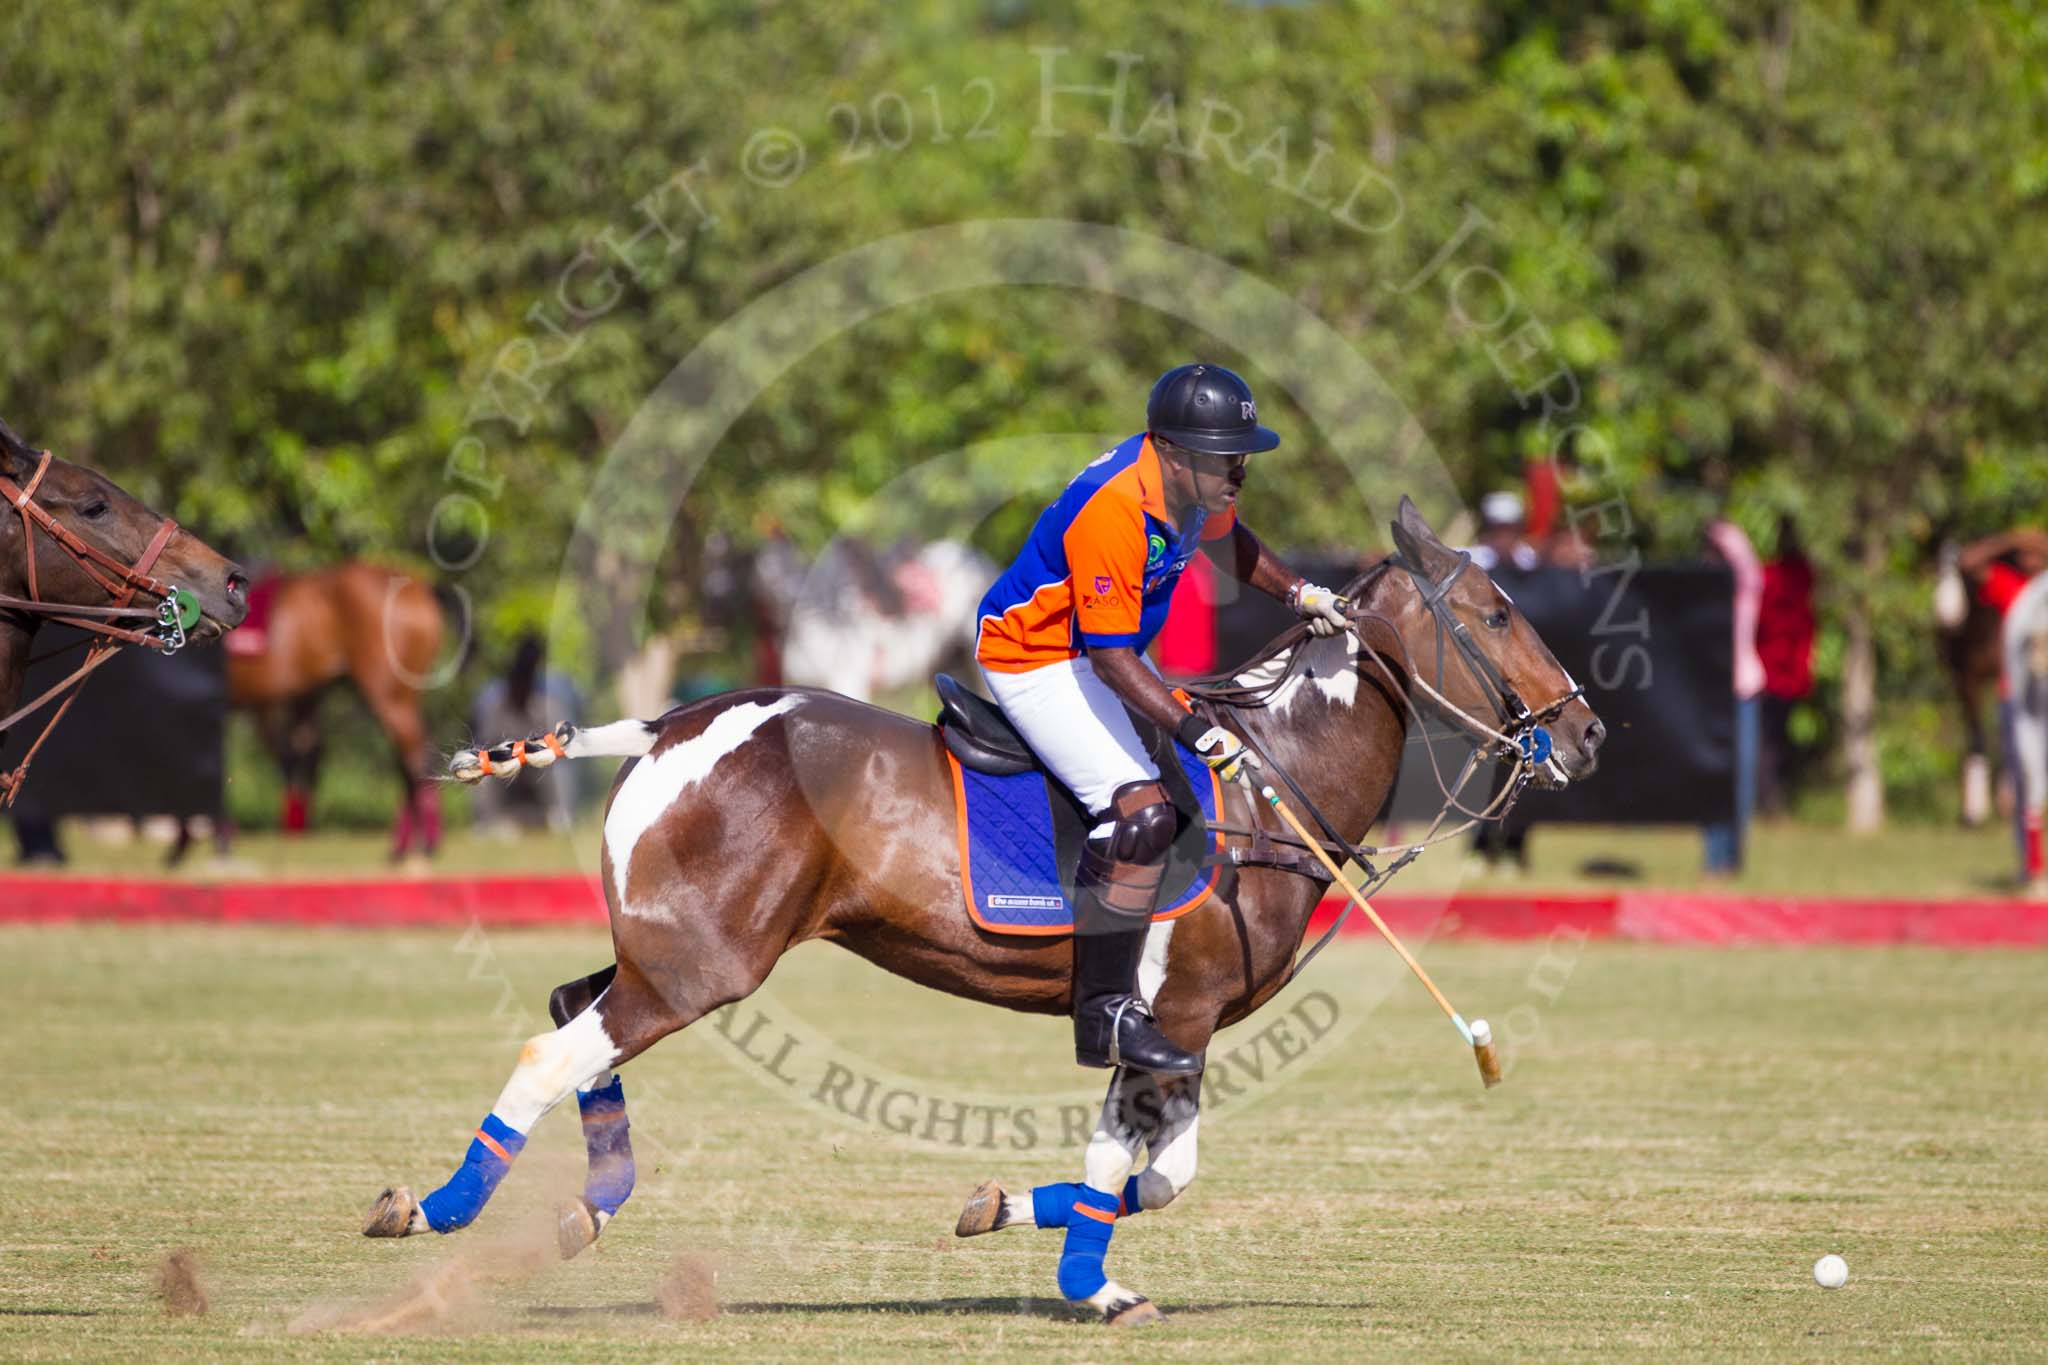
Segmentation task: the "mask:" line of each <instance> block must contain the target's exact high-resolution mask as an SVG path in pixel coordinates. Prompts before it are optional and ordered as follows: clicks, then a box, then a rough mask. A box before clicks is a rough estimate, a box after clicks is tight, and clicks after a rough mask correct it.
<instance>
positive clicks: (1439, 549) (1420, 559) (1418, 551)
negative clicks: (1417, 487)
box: [1392, 493, 1450, 568]
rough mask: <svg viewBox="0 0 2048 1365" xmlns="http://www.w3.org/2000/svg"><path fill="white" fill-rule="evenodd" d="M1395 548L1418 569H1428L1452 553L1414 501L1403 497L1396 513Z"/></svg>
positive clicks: (1394, 526)
mask: <svg viewBox="0 0 2048 1365" xmlns="http://www.w3.org/2000/svg"><path fill="white" fill-rule="evenodd" d="M1392 529H1393V532H1394V548H1395V549H1397V550H1399V551H1400V552H1401V554H1402V555H1403V556H1404V557H1405V558H1407V559H1408V560H1409V562H1411V563H1413V564H1414V565H1415V566H1416V567H1417V568H1428V567H1430V566H1431V565H1433V564H1435V563H1436V562H1437V561H1439V560H1440V559H1442V558H1443V557H1444V556H1446V555H1448V554H1449V553H1450V551H1449V549H1448V548H1446V547H1445V545H1444V543H1443V542H1442V541H1441V540H1438V539H1437V535H1436V532H1435V531H1432V530H1431V529H1430V527H1429V523H1428V522H1426V521H1424V520H1423V519H1422V513H1421V512H1419V511H1417V510H1416V507H1415V501H1414V499H1412V498H1410V497H1409V496H1408V495H1407V494H1405V493H1404V494H1402V495H1401V505H1400V507H1399V508H1397V509H1395V512H1394V524H1393V528H1392Z"/></svg>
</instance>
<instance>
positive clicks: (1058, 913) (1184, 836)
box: [932, 673, 1222, 934]
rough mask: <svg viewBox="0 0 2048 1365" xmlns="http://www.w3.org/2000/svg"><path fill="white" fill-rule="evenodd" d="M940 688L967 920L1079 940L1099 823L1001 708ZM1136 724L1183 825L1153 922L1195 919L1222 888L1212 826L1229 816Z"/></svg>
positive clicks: (1177, 753)
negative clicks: (1078, 895) (1079, 891)
mask: <svg viewBox="0 0 2048 1365" xmlns="http://www.w3.org/2000/svg"><path fill="white" fill-rule="evenodd" d="M932 685H933V687H934V688H935V689H936V690H937V692H938V694H939V717H938V721H937V725H938V729H939V734H940V736H941V737H942V739H943V740H944V743H945V747H946V752H947V753H948V754H950V755H951V756H952V759H953V764H954V769H955V771H954V774H953V785H954V799H955V802H956V805H957V807H958V811H959V820H960V829H959V837H960V853H961V869H962V877H961V881H962V890H963V892H964V893H965V898H966V902H967V910H968V913H969V915H970V916H971V917H972V918H973V919H974V921H975V923H977V924H979V925H980V926H981V927H982V928H984V929H989V930H993V931H996V932H1001V933H1012V934H1063V933H1069V932H1071V931H1072V928H1073V915H1072V906H1073V895H1074V873H1075V870H1076V869H1077V868H1078V866H1079V865H1080V861H1081V848H1082V845H1083V844H1084V843H1086V841H1087V838H1088V830H1089V827H1090V826H1091V825H1092V824H1093V823H1094V821H1093V818H1092V817H1091V815H1090V813H1089V812H1088V811H1086V810H1084V809H1082V807H1081V803H1080V801H1079V800H1078V799H1076V798H1075V796H1074V794H1073V793H1072V792H1070V791H1068V790H1067V788H1066V786H1065V785H1064V784H1062V783H1061V782H1060V781H1059V779H1058V778H1056V777H1054V776H1053V775H1052V774H1051V773H1049V772H1047V771H1046V770H1045V769H1044V767H1043V766H1042V765H1041V764H1040V763H1039V761H1038V759H1037V757H1036V756H1035V755H1033V754H1032V752H1031V750H1030V748H1029V746H1027V745H1026V744H1025V743H1024V740H1023V738H1022V737H1021V736H1020V735H1018V733H1017V731H1016V730H1015V729H1014V728H1013V727H1012V726H1011V725H1010V721H1009V718H1008V717H1007V716H1005V715H1004V714H1003V713H1002V709H1001V708H1000V707H998V706H997V705H996V704H995V703H994V702H991V701H988V700H986V699H984V698H982V697H978V696H976V695H975V694H974V693H972V692H970V691H968V690H967V689H966V688H965V687H964V686H962V685H961V684H960V682H959V681H958V680H957V679H955V678H952V677H949V676H947V675H946V674H944V673H941V674H939V675H938V676H937V677H936V678H934V679H933V680H932ZM1131 723H1132V724H1133V725H1134V726H1135V727H1136V728H1137V731H1138V736H1139V738H1140V739H1141V740H1142V741H1143V742H1144V744H1145V747H1146V750H1147V751H1148V752H1149V753H1150V754H1151V756H1152V760H1153V763H1154V764H1155V765H1156V766H1157V767H1158V769H1159V777H1160V784H1161V785H1162V786H1164V787H1165V788H1166V794H1167V796H1168V798H1169V799H1170V800H1171V801H1172V802H1173V807H1174V811H1175V813H1176V815H1178V817H1179V828H1178V832H1177V833H1176V834H1175V835H1174V840H1173V847H1172V849H1171V850H1170V851H1169V852H1168V854H1167V863H1166V880H1165V883H1164V885H1162V887H1161V888H1160V897H1159V909H1158V910H1157V911H1155V912H1154V914H1153V918H1154V919H1171V918H1174V917H1177V916H1179V915H1184V914H1186V913H1187V912H1188V911H1190V910H1193V909H1194V908H1195V907H1196V906H1197V905H1199V904H1201V903H1202V901H1204V900H1206V899H1207V898H1208V896H1209V894H1210V892H1211V891H1212V890H1213V889H1214V888H1215V885H1216V880H1217V874H1218V871H1219V869H1218V866H1217V863H1218V861H1219V859H1218V857H1217V855H1218V854H1219V853H1220V851H1221V848H1222V840H1221V839H1220V838H1219V837H1218V836H1217V835H1216V834H1215V833H1214V831H1213V830H1212V828H1211V822H1212V821H1213V820H1215V819H1217V818H1218V817H1219V816H1220V815H1221V798H1222V792H1221V786H1220V784H1219V783H1218V782H1217V780H1216V778H1215V775H1214V774H1212V773H1211V772H1209V770H1208V768H1207V767H1206V766H1205V765H1203V763H1202V762H1201V760H1200V759H1197V758H1195V757H1194V756H1193V755H1189V754H1184V753H1183V752H1182V751H1181V749H1180V747H1179V746H1178V745H1177V744H1175V743H1174V741H1173V737H1172V736H1171V735H1169V734H1167V733H1166V732H1165V731H1163V730H1161V729H1159V727H1158V726H1156V725H1153V724H1152V723H1151V722H1149V721H1147V720H1145V719H1144V718H1143V717H1141V716H1138V715H1136V714H1132V716H1131ZM1198 783H1199V787H1198V786H1197V784H1198Z"/></svg>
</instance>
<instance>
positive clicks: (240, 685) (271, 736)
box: [173, 560, 446, 859]
mask: <svg viewBox="0 0 2048 1365" xmlns="http://www.w3.org/2000/svg"><path fill="white" fill-rule="evenodd" d="M256 595H257V596H258V597H259V598H261V597H264V596H268V598H269V600H268V602H267V603H260V602H259V610H258V612H257V614H258V615H263V616H264V620H263V623H262V629H261V631H260V632H257V633H250V632H248V631H247V630H245V631H244V632H241V633H238V634H237V635H236V636H233V637H230V639H229V641H228V661H227V685H228V705H229V706H231V707H236V708H239V709H244V710H247V711H250V712H252V713H254V715H255V717H256V722H257V725H258V727H259V728H260V729H261V731H262V733H263V739H264V742H265V743H266V744H267V745H268V746H269V748H270V751H271V752H272V753H273V754H275V755H276V757H277V760H278V763H279V765H280V766H281V767H282V768H283V769H284V777H285V811H284V827H285V828H286V830H288V831H296V830H299V829H303V828H305V826H306V822H307V815H308V805H309V802H310V800H311V796H312V791H313V786H314V782H315V779H316V778H317V777H318V774H319V766H320V758H321V752H322V749H323V747H324V746H323V743H322V735H321V730H320V723H319V711H320V702H321V698H322V697H323V696H324V695H325V693H326V691H327V689H328V688H329V687H330V686H331V685H332V684H334V683H337V682H340V681H342V680H343V679H347V680H348V681H350V682H352V683H354V684H355V688H356V691H357V692H358V693H359V694H360V695H361V696H362V699H363V703H364V705H366V706H368V707H369V709H370V714H371V716H372V717H374V718H375V719H376V721H377V724H378V725H379V726H380V727H381V728H382V729H383V731H384V734H385V737H386V738H387V739H389V740H390V741H391V750H392V756H393V758H394V759H395V760H396V762H397V766H398V776H399V780H400V781H401V782H402V783H403V784H404V786H405V793H404V796H403V798H402V800H401V802H400V804H399V808H398V816H397V819H396V821H395V822H394V824H393V826H392V837H391V856H392V857H393V858H394V859H396V858H402V857H405V856H406V855H407V854H409V853H411V852H412V851H413V849H414V848H415V846H417V847H419V848H420V850H421V851H422V852H424V853H425V854H427V855H429V856H431V855H432V854H433V853H434V851H435V849H436V848H438V847H439V846H440V842H441V807H440V797H439V794H438V791H437V789H436V787H435V784H434V782H433V781H432V780H431V779H429V777H428V776H427V762H428V756H429V745H428V742H427V726H426V721H425V718H424V717H423V716H422V715H421V714H420V697H421V695H422V694H423V693H424V692H425V691H426V689H427V688H429V687H430V686H432V685H433V684H434V682H435V670H436V668H437V667H441V666H442V659H441V647H442V643H443V640H444V638H445V636H446V625H445V623H444V621H443V619H442V614H441V604H440V601H439V599H438V598H437V597H436V596H435V593H434V590H433V589H432V588H431V587H430V586H429V585H427V584H426V583H424V582H422V581H421V580H419V579H417V578H414V577H412V576H411V575H409V574H407V573H405V572H404V571H403V570H399V569H391V568H385V567H383V566H381V565H376V564H368V563H363V562H361V561H357V560H351V561H349V562H347V563H343V564H337V565H335V566H333V567H332V568H326V569H316V570H314V571H312V572H311V573H303V574H291V575H287V576H285V577H284V578H281V579H278V580H275V581H273V582H272V583H269V584H260V585H258V587H257V589H256ZM263 605H267V607H268V612H267V615H266V614H265V613H263V612H262V611H261V610H260V607H261V606H263ZM184 842H185V841H184V839H183V838H182V837H181V839H180V851H182V848H183V846H184ZM173 857H174V859H175V857H176V854H175V853H174V854H173Z"/></svg>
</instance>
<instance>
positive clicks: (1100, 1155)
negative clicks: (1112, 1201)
mask: <svg viewBox="0 0 2048 1365" xmlns="http://www.w3.org/2000/svg"><path fill="white" fill-rule="evenodd" d="M1129 1078H1130V1073H1129V1072H1128V1071H1125V1070H1124V1069H1123V1068H1122V1067H1118V1068H1117V1070H1116V1072H1115V1074H1113V1075H1112V1076H1111V1077H1110V1078H1109V1094H1108V1095H1107V1096H1105V1097H1104V1098H1103V1101H1102V1117H1101V1118H1099V1119H1097V1120H1096V1121H1095V1136H1093V1137H1091V1138H1089V1139H1088V1150H1087V1152H1086V1153H1085V1154H1084V1155H1083V1156H1082V1158H1081V1180H1082V1182H1083V1183H1084V1184H1086V1185H1087V1186H1088V1187H1089V1188H1091V1189H1097V1190H1101V1191H1102V1192H1103V1193H1105V1194H1110V1195H1120V1194H1122V1193H1123V1192H1124V1181H1126V1180H1128V1179H1129V1178H1130V1174H1131V1167H1133V1166H1135V1165H1137V1164H1138V1145H1139V1143H1141V1142H1142V1141H1143V1140H1144V1134H1142V1133H1140V1132H1139V1131H1138V1130H1137V1129H1136V1128H1135V1127H1133V1126H1131V1123H1130V1115H1129V1112H1128V1111H1129V1109H1130V1106H1129V1105H1128V1104H1127V1103H1126V1102H1125V1100H1124V1097H1123V1087H1124V1084H1125V1082H1126V1080H1128V1079H1129ZM1139 1084H1143V1082H1142V1081H1140V1082H1139Z"/></svg>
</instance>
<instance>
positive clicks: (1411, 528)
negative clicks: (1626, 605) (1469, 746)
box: [1381, 497, 1607, 787]
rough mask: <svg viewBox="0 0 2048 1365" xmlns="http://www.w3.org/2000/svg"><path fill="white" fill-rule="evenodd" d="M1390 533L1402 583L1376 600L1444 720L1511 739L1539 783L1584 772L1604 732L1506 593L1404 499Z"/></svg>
mask: <svg viewBox="0 0 2048 1365" xmlns="http://www.w3.org/2000/svg"><path fill="white" fill-rule="evenodd" d="M1393 530H1394V547H1395V551H1396V554H1395V557H1394V560H1393V562H1392V565H1391V569H1390V572H1391V573H1392V574H1393V575H1395V576H1397V580H1405V581H1397V586H1396V590H1395V591H1394V592H1393V593H1392V594H1390V596H1389V597H1386V598H1382V599H1381V601H1382V602H1384V603H1386V604H1388V605H1391V606H1393V608H1394V611H1393V614H1392V615H1391V616H1390V617H1389V619H1390V620H1391V622H1392V623H1393V626H1394V629H1395V631H1396V633H1398V634H1399V636H1400V639H1401V645H1402V647H1403V649H1404V651H1405V652H1406V654H1407V656H1408V657H1407V662H1408V664H1409V666H1410V667H1411V668H1412V669H1413V671H1414V676H1415V678H1416V679H1417V681H1419V682H1420V683H1422V684H1423V685H1425V686H1426V687H1427V688H1429V689H1433V690H1434V691H1436V692H1437V693H1439V694H1440V697H1439V699H1438V701H1437V705H1438V707H1439V709H1446V708H1447V709H1449V710H1450V711H1452V712H1453V713H1454V714H1451V715H1449V716H1448V717H1447V719H1450V720H1451V721H1453V722H1454V723H1456V724H1458V725H1459V726H1460V728H1462V729H1465V730H1467V731H1468V732H1476V730H1477V728H1478V727H1484V729H1485V730H1488V731H1492V732H1496V733H1499V734H1503V735H1506V736H1507V737H1509V738H1510V739H1512V740H1514V741H1516V742H1517V743H1518V744H1519V745H1520V746H1521V747H1522V748H1523V751H1524V752H1525V753H1528V754H1529V756H1530V757H1531V759H1532V760H1533V767H1534V771H1535V780H1536V781H1537V782H1539V783H1541V784H1543V785H1546V786H1553V787H1561V786H1563V785H1564V784H1565V783H1566V782H1567V781H1570V780H1572V779H1575V778H1583V777H1587V776H1590V775H1591V773H1592V772H1593V769H1594V767H1595V765H1596V763H1597V762H1598V754H1599V751H1600V742H1601V741H1602V740H1604V739H1605V738H1606V737H1607V727H1606V726H1604V725H1602V724H1601V723H1600V718H1599V717H1598V716H1596V715H1594V714H1593V708H1592V707H1590V706H1588V705H1587V704H1586V701H1585V698H1584V696H1582V695H1581V692H1580V688H1579V686H1578V684H1577V683H1575V682H1573V681H1572V678H1571V675H1570V674H1569V673H1566V672H1565V671H1564V668H1563V666H1561V665H1560V664H1559V663H1558V662H1557V659H1556V658H1555V657H1554V656H1553V655H1552V654H1551V652H1550V649H1549V647H1548V646H1547V645H1545V644H1544V643H1543V641H1542V639H1541V637H1539V636H1538V635H1537V634H1536V631H1535V629H1534V628H1533V627H1532V626H1530V624H1529V622H1528V621H1527V620H1526V619H1524V617H1523V616H1522V613H1521V612H1519V611H1517V610H1516V609H1515V604H1514V603H1513V602H1512V601H1510V600H1509V599H1508V595H1507V594H1506V593H1504V592H1502V591H1501V590H1500V588H1499V587H1498V586H1496V585H1495V584H1494V582H1493V580H1492V579H1490V578H1488V577H1487V576H1486V574H1485V573H1483V572H1481V571H1480V570H1479V569H1477V568H1475V567H1474V566H1473V565H1472V562H1471V560H1470V558H1469V557H1467V556H1465V555H1461V554H1459V553H1458V552H1457V551H1455V550H1453V549H1451V548H1450V547H1449V546H1447V545H1445V544H1444V543H1443V542H1442V541H1441V540H1439V539H1437V535H1436V532H1434V531H1432V530H1431V529H1430V528H1429V523H1427V522H1425V521H1424V520H1423V519H1422V514H1421V513H1420V512H1418V511H1416V510H1415V504H1414V503H1413V502H1410V501H1409V500H1408V499H1407V498H1405V497H1404V498H1402V499H1401V507H1400V512H1399V514H1398V516H1397V517H1396V518H1395V521H1394V525H1393ZM1400 588H1407V589H1409V590H1408V591H1400V590H1399V589H1400ZM1472 722H1477V726H1475V725H1474V724H1472ZM1539 728H1540V729H1541V730H1542V731H1544V732H1547V735H1548V739H1549V753H1548V755H1547V756H1546V755H1545V754H1544V753H1543V747H1544V746H1543V741H1542V739H1541V738H1539V737H1538V736H1537V731H1538V729H1539Z"/></svg>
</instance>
